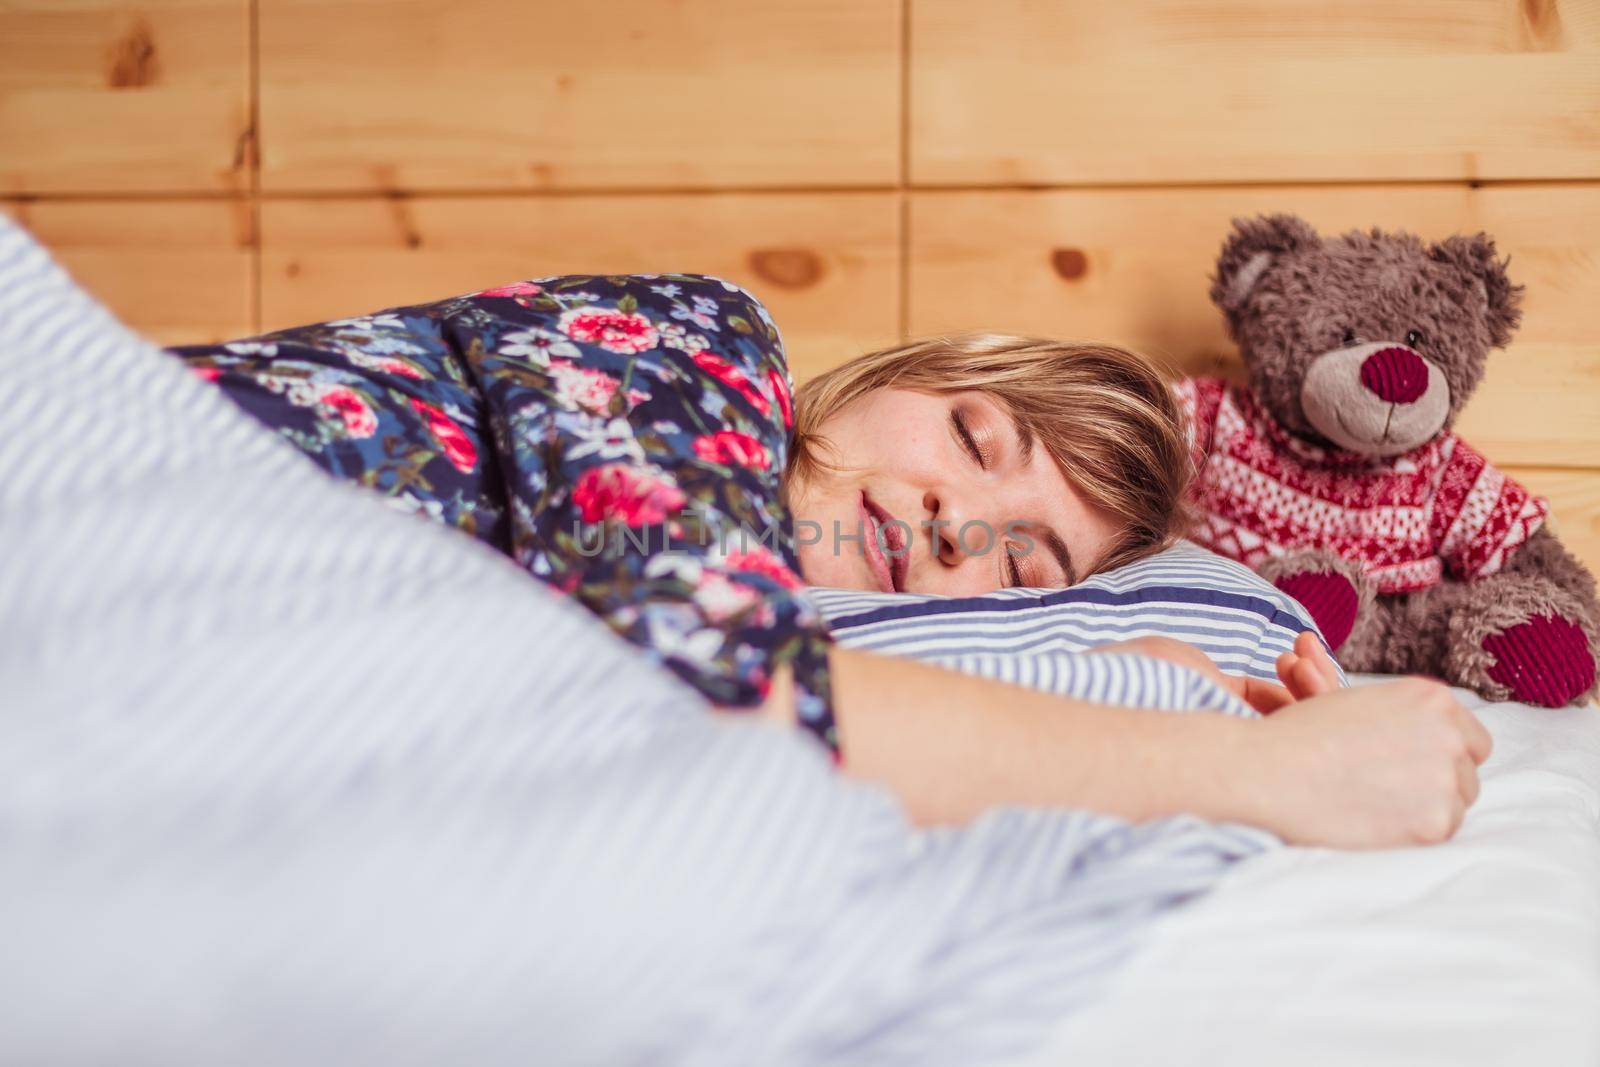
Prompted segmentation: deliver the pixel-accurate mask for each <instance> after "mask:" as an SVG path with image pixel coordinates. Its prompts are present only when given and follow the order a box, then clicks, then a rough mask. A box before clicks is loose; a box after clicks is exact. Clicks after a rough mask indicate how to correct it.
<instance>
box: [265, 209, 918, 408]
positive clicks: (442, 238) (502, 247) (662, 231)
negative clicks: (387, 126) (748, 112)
mask: <svg viewBox="0 0 1600 1067" xmlns="http://www.w3.org/2000/svg"><path fill="white" fill-rule="evenodd" d="M262 230H263V242H264V243H263V263H262V269H263V289H262V300H263V316H264V320H265V323H266V325H267V326H268V328H279V327H284V326H289V325H293V324H296V323H302V322H310V321H317V320H321V319H326V318H330V317H336V316H341V315H350V314H357V313H362V312H366V311H371V310H374V309H376V308H382V307H389V306H393V305H397V304H403V303H407V302H420V301H425V300H432V299H438V298H442V297H446V296H450V295H453V294H455V293H460V292H469V291H472V290H475V289H482V288H488V287H489V286H493V285H498V284H501V283H504V282H508V281H512V280H515V279H519V278H529V277H535V276H541V275H551V274H584V273H631V272H646V271H684V272H692V273H705V274H714V275H717V276H719V277H723V278H728V279H730V280H732V281H736V282H738V283H740V284H742V285H744V286H746V287H747V288H749V289H750V290H751V291H752V292H754V293H755V294H756V295H757V296H759V297H760V298H761V299H762V300H763V301H764V302H765V303H766V304H767V305H768V306H769V308H770V309H771V311H772V314H773V316H774V318H775V319H776V320H777V322H778V324H779V327H780V328H781V329H782V331H783V335H784V338H785V341H786V343H787V345H788V348H789V354H790V361H791V364H792V366H793V367H794V369H795V372H796V373H797V374H799V375H802V376H803V375H805V374H806V373H808V372H810V371H813V370H816V369H819V368H821V367H826V366H831V365H832V364H834V363H837V362H840V361H842V360H844V359H846V358H848V357H849V356H851V355H854V354H856V353H858V352H861V351H863V350H865V349H866V348H868V347H872V346H878V345H883V344H889V343H892V342H893V341H894V340H895V338H896V334H895V330H896V308H897V305H898V299H899V281H898V274H897V270H896V267H897V260H898V243H899V216H898V212H897V207H896V198H895V196H894V194H892V193H841V194H810V195H791V194H713V195H690V194H680V195H673V196H560V197H437V198H435V197H427V198H416V199H396V198H371V199H351V200H323V201H302V200H287V201H269V202H267V203H265V204H263V205H262Z"/></svg>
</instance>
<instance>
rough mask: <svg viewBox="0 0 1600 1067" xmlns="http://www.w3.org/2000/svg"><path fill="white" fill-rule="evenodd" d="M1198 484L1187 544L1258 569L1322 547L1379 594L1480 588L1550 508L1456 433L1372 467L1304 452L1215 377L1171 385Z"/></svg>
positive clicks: (1355, 458)
mask: <svg viewBox="0 0 1600 1067" xmlns="http://www.w3.org/2000/svg"><path fill="white" fill-rule="evenodd" d="M1177 392H1178V395H1179V398H1180V399H1181V400H1182V402H1183V404H1184V407H1185V409H1186V410H1187V413H1188V416H1189V440H1190V445H1191V447H1193V449H1194V453H1195V464H1196V469H1197V470H1198V472H1199V473H1198V475H1197V477H1196V479H1195V482H1194V485H1193V487H1192V489H1191V497H1192V499H1193V501H1194V503H1195V505H1196V512H1197V514H1198V521H1197V523H1196V526H1195V529H1194V531H1193V532H1192V533H1191V535H1190V536H1191V537H1192V538H1193V539H1194V540H1196V541H1198V542H1200V543H1201V544H1203V545H1205V546H1206V547H1207V548H1210V549H1211V550H1212V551H1214V552H1217V553H1219V554H1221V555H1224V556H1228V557H1230V558H1232V559H1236V560H1239V561H1240V562H1242V563H1244V564H1246V565H1248V566H1255V565H1256V564H1258V563H1259V562H1260V561H1261V560H1262V559H1264V558H1266V557H1267V556H1270V555H1280V554H1282V553H1284V552H1287V551H1290V550H1293V549H1299V548H1321V549H1325V550H1327V551H1330V552H1333V553H1335V554H1336V555H1339V556H1341V557H1343V558H1344V559H1347V560H1352V561H1359V562H1360V563H1361V564H1362V565H1363V566H1364V567H1365V568H1366V571H1367V573H1368V574H1369V575H1371V576H1372V577H1373V579H1374V580H1375V581H1376V583H1377V586H1378V589H1379V591H1380V592H1384V593H1407V592H1412V591H1414V590H1418V589H1426V588H1428V587H1429V586H1432V585H1437V584H1438V582H1439V581H1440V579H1441V577H1443V575H1444V573H1445V572H1446V571H1448V572H1449V574H1450V575H1451V577H1453V578H1481V577H1485V576H1487V575H1490V574H1494V573H1495V572H1496V571H1498V570H1499V569H1500V568H1501V567H1503V566H1504V565H1505V562H1506V559H1507V558H1508V556H1509V555H1510V553H1511V552H1512V550H1513V549H1515V548H1516V547H1517V546H1518V545H1520V544H1522V543H1523V542H1524V541H1526V540H1527V539H1528V537H1529V536H1530V535H1531V534H1532V533H1533V532H1534V531H1535V530H1537V529H1538V528H1539V527H1540V525H1541V524H1543V522H1544V521H1545V518H1546V517H1547V516H1548V515H1549V510H1550V508H1549V504H1548V503H1547V502H1546V501H1544V500H1542V499H1540V498H1537V497H1535V496H1533V495H1532V494H1531V493H1529V492H1528V491H1527V490H1526V489H1524V488H1523V487H1522V486H1520V485H1518V484H1517V483H1516V482H1514V481H1512V480H1511V479H1509V478H1507V477H1506V476H1505V475H1504V474H1502V473H1501V472H1499V471H1498V470H1496V469H1495V468H1494V467H1492V466H1490V465H1489V463H1488V461H1487V460H1485V459H1484V458H1483V456H1482V455H1481V454H1480V453H1478V452H1476V451H1474V450H1473V449H1472V448H1471V447H1469V446H1468V445H1467V444H1466V443H1464V442H1463V441H1462V440H1461V439H1460V438H1459V437H1457V436H1456V435H1455V434H1453V433H1445V434H1441V435H1439V436H1438V437H1435V438H1434V439H1433V440H1431V441H1429V442H1428V443H1427V444H1424V445H1422V446H1420V447H1418V448H1416V449H1415V450H1413V451H1411V452H1407V453H1405V454H1404V455H1400V456H1390V457H1387V458H1382V459H1378V458H1373V457H1370V456H1361V455H1357V454H1355V453H1353V452H1345V451H1342V450H1338V449H1333V448H1318V447H1316V446H1314V445H1311V444H1308V443H1307V442H1304V441H1301V440H1299V439H1297V438H1295V437H1293V436H1292V435H1290V434H1289V433H1288V432H1287V431H1285V430H1284V429H1283V428H1282V427H1280V426H1279V425H1278V424H1277V423H1276V422H1275V421H1273V419H1272V418H1271V416H1269V415H1268V414H1267V413H1266V412H1265V411H1263V410H1262V409H1261V407H1260V406H1259V405H1258V404H1257V403H1256V402H1255V400H1254V398H1253V397H1251V396H1250V394H1249V393H1248V392H1246V391H1244V390H1242V389H1239V388H1237V387H1233V386H1229V385H1228V384H1227V383H1225V382H1222V381H1218V380H1216V379H1212V378H1194V379H1189V380H1187V381H1184V382H1182V383H1180V384H1179V385H1178V386H1177Z"/></svg>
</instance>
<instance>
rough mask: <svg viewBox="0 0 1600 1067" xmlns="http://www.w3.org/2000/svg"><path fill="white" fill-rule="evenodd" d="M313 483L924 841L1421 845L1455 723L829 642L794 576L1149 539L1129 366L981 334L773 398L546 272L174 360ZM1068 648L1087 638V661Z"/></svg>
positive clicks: (697, 328) (1161, 435) (1152, 404)
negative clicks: (628, 660) (1103, 683)
mask: <svg viewBox="0 0 1600 1067" xmlns="http://www.w3.org/2000/svg"><path fill="white" fill-rule="evenodd" d="M176 351H177V353H178V355H180V356H181V357H182V358H184V359H185V360H187V361H188V362H189V363H190V365H191V366H192V367H193V368H194V370H195V371H196V372H197V373H199V374H201V375H202V376H204V377H206V378H208V379H210V380H212V381H214V382H216V383H217V385H218V386H219V387H221V388H222V389H224V390H225V391H226V392H227V393H228V395H229V396H230V397H231V398H232V399H233V400H234V401H236V402H237V403H238V404H239V405H240V406H241V407H243V408H244V409H245V410H246V411H248V412H250V413H251V414H252V415H254V416H256V417H257V418H259V419H261V420H262V421H264V422H266V423H267V424H268V425H270V426H272V427H274V428H275V429H277V431H278V432H279V433H280V434H281V435H282V436H283V437H285V438H286V439H288V440H289V441H291V442H293V443H294V444H295V445H297V446H298V447H299V448H301V449H302V450H303V451H305V453H306V454H307V455H308V456H309V457H310V458H312V459H313V460H314V461H316V462H317V463H318V464H320V465H321V466H322V467H323V468H324V469H326V470H327V471H328V472H329V473H330V474H332V475H334V476H335V477H339V478H344V479H349V480H352V481H356V482H359V483H361V484H364V485H366V486H369V487H370V488H372V489H373V490H375V491H377V492H379V493H382V494H384V495H385V496H386V497H388V498H389V499H390V500H391V501H392V502H393V503H395V504H396V505H397V506H400V507H404V508H406V509H408V510H412V511H415V512H417V513H419V514H422V515H426V516H428V517H429V518H431V519H433V520H436V521H439V522H443V523H446V524H449V525H451V526H454V527H457V528H459V529H461V530H462V531H464V532H466V533H468V534H471V535H473V536H475V537H477V538H479V539H481V540H483V541H484V542H486V543H487V544H489V545H490V546H492V547H493V548H495V549H497V550H499V551H502V552H505V553H507V554H508V555H510V556H511V557H512V558H514V559H515V560H516V561H517V563H518V564H520V565H521V566H522V567H523V568H524V569H526V570H527V571H528V572H529V573H531V574H532V575H534V576H535V577H536V578H538V579H540V580H541V581H543V582H545V583H547V584H548V585H550V586H552V587H554V588H556V589H558V590H560V591H561V592H562V593H564V594H566V595H568V596H571V597H572V598H574V599H576V600H577V601H578V602H579V603H581V604H583V605H584V606H585V607H587V608H588V609H590V610H591V611H593V612H594V613H595V614H597V615H598V616H599V617H600V618H601V619H603V620H604V621H605V622H606V623H607V624H609V625H610V627H611V628H612V629H613V630H614V631H615V632H616V633H618V634H619V635H620V636H622V637H623V638H625V639H627V640H629V641H631V642H633V643H634V644H636V645H638V646H639V647H640V648H642V649H643V650H644V651H645V652H646V653H647V654H648V655H650V656H652V657H653V658H655V659H656V660H657V661H658V662H660V663H661V664H663V665H664V666H666V667H667V668H669V669H671V670H672V671H673V672H674V673H676V674H677V675H678V676H679V677H681V678H682V679H683V680H684V681H686V682H688V683H689V684H690V685H692V686H694V687H696V688H697V689H699V690H700V691H701V692H702V693H703V694H704V695H705V697H706V699H707V700H708V702H709V703H710V704H712V705H713V706H714V707H717V708H720V709H723V710H726V711H730V712H733V711H740V712H745V713H753V714H755V715H759V716H761V717H764V718H766V719H770V720H774V721H778V722H784V723H789V724H793V725H794V726H796V727H798V728H799V729H801V730H804V731H806V732H807V733H808V734H810V735H811V736H814V737H815V738H816V739H817V741H818V742H819V743H820V744H822V745H825V746H826V747H827V748H828V749H829V750H830V751H831V752H832V753H833V755H834V757H835V759H836V760H837V761H838V762H839V765H840V766H841V768H842V770H843V771H844V772H846V773H848V774H852V775H855V776H858V777H861V778H865V779H871V780H875V781H878V782H881V783H884V784H886V785H887V786H888V787H889V788H891V789H892V790H893V791H894V792H895V793H896V794H897V795H898V796H899V797H900V798H901V800H902V802H903V803H904V805H905V806H906V808H907V810H908V811H909V812H910V814H911V815H912V816H913V817H914V818H916V819H918V820H920V821H922V822H924V823H948V822H961V821H965V820H968V819H971V818H973V817H974V816H976V815H978V814H980V813H982V812H984V811H985V810H988V809H990V808H993V807H997V806H1016V805H1024V806H1070V807H1080V808H1088V809H1093V810H1097V811H1103V812H1108V813H1111V814H1116V815H1121V816H1123V817H1126V818H1130V819H1148V818H1154V817H1158V816H1162V815H1168V814H1174V813H1178V812H1191V813H1195V814H1198V815H1201V816H1205V817H1207V818H1211V819H1217V820H1229V821H1237V822H1245V823H1251V824H1254V825H1257V826H1261V827H1265V828H1267V829H1269V830H1272V831H1275V832H1276V833H1278V834H1279V835H1280V836H1282V837H1284V838H1285V839H1287V840H1290V841H1293V842H1298V843H1305V844H1323V845H1334V846H1345V847H1378V846H1385V845H1397V844H1406V843H1417V842H1436V841H1442V840H1445V839H1446V838H1448V837H1449V836H1451V834H1453V833H1454V832H1455V829H1456V827H1457V826H1459V825H1460V822H1461V819H1462V817H1463V815H1464V813H1465V811H1466V809H1467V807H1469V806H1470V805H1471V804H1472V802H1473V801H1474V800H1475V799H1476V796H1477V791H1478V778H1477V766H1478V764H1480V763H1482V761H1483V760H1484V759H1485V758H1486V757H1487V755H1488V752H1489V744H1490V742H1489V737H1488V734H1487V733H1486V731H1484V729H1483V727H1482V726H1481V725H1480V724H1479V723H1478V722H1477V720H1476V719H1474V718H1473V717H1472V715H1471V714H1470V713H1468V712H1467V711H1466V709H1465V708H1463V707H1462V706H1460V705H1459V704H1458V703H1457V702H1456V701H1455V700H1454V699H1453V698H1452V696H1451V695H1450V693H1449V691H1448V690H1447V689H1446V688H1444V687H1443V686H1442V685H1439V684H1437V683H1433V682H1429V681H1424V680H1421V679H1402V680H1397V681H1392V682H1388V683H1385V684H1382V685H1375V686H1367V687H1362V688H1360V689H1342V688H1339V687H1338V686H1337V685H1336V683H1335V680H1334V677H1335V676H1334V672H1333V667H1332V664H1331V662H1330V661H1329V660H1328V658H1327V656H1326V653H1325V652H1323V651H1322V647H1321V645H1320V643H1319V642H1318V641H1317V640H1316V639H1315V637H1314V636H1313V635H1311V634H1302V635H1301V637H1300V640H1299V641H1298V642H1297V643H1296V646H1295V651H1294V652H1292V653H1286V654H1285V655H1284V656H1283V657H1282V658H1281V659H1280V661H1279V664H1278V673H1279V677H1280V681H1281V682H1282V685H1281V686H1275V685H1268V684H1264V683H1260V682H1252V681H1247V680H1244V679H1238V678H1231V677H1227V676H1224V675H1223V674H1221V672H1219V671H1218V670H1217V668H1216V667H1215V665H1214V664H1212V663H1211V661H1210V660H1209V659H1208V658H1207V657H1205V656H1204V655H1203V654H1202V653H1200V652H1199V651H1198V650H1196V649H1194V648H1192V647H1191V646H1187V645H1184V644H1182V643H1180V642H1177V641H1171V640H1158V639H1145V640H1140V641H1136V642H1128V643H1125V644H1121V645H1116V646H1107V648H1108V649H1111V650H1115V651H1122V652H1136V653H1142V654H1145V655H1152V656H1156V657H1160V658H1164V659H1169V660H1173V661H1175V662H1178V663H1180V664H1182V665H1184V666H1187V667H1190V668H1192V669H1194V670H1197V671H1199V672H1201V673H1203V674H1205V675H1207V676H1209V677H1210V678H1212V680H1214V681H1216V682H1218V683H1219V684H1222V685H1225V686H1227V687H1228V688H1230V689H1231V690H1233V691H1234V692H1235V693H1237V694H1238V695H1240V696H1241V697H1242V698H1244V699H1245V700H1246V701H1247V702H1249V703H1251V704H1252V705H1254V706H1255V707H1257V708H1258V709H1259V710H1263V711H1272V712H1273V714H1272V715H1271V716H1270V717H1268V718H1264V719H1250V720H1246V719H1239V718H1234V717H1231V716H1223V715H1174V714H1170V713H1166V712H1160V711H1154V710H1138V709H1123V710H1119V711H1118V712H1116V713H1109V712H1108V711H1107V710H1106V709H1105V708H1102V707H1099V706H1096V705H1093V704H1090V703H1087V702H1084V701H1078V700H1072V699H1067V698H1063V697H1059V696H1054V695H1049V694H1045V693H1040V692H1035V691H1032V690H1026V689H1021V688H1017V687H1013V686H1009V685H1005V684H1003V683H999V682H993V681H989V680H985V679H981V678H975V677H970V676H965V675H959V674H955V673H952V672H949V671H946V670H944V669H941V668H938V667H934V666H930V665H926V664H920V663H917V662H915V661H912V660H907V659H902V658H895V657H887V656H880V655H874V654H871V653H868V652H863V651H858V650H851V649H845V648H842V647H839V646H836V645H834V644H832V643H831V642H830V641H829V638H828V634H827V630H826V627H825V625H824V624H823V622H822V620H821V618H820V617H819V616H818V614H817V612H816V611H815V609H814V608H813V607H812V605H811V604H810V603H809V601H808V600H807V598H806V595H805V590H804V586H805V585H806V584H812V585H829V586H837V587H845V588H857V589H866V590H882V591H885V592H892V591H901V592H919V593H939V594H946V595H967V594H974V593H982V592H986V591H989V590H994V589H997V588H1001V587H1005V586H1012V585H1020V586H1037V587H1056V588H1060V587H1064V586H1069V585H1072V584H1074V583H1075V582H1078V581H1081V580H1083V579H1084V578H1086V577H1088V576H1090V575H1092V574H1095V573H1097V572H1099V571H1104V570H1107V569H1109V568H1112V567H1116V566H1119V565H1121V564H1123V563H1127V562H1131V561H1133V560H1136V559H1139V558H1141V557H1143V556H1145V555H1148V554H1150V553H1152V552H1154V551H1156V550H1158V549H1160V548H1162V547H1165V546H1166V545H1167V544H1169V543H1171V541H1172V540H1173V539H1174V538H1175V537H1177V536H1178V535H1179V533H1180V532H1181V515H1182V511H1183V509H1182V497H1183V493H1184V490H1185V485H1186V481H1187V477H1188V470H1189V452H1188V446H1187V444H1186V441H1185V437H1184V430H1183V426H1182V421H1181V416H1180V414H1179V412H1178V409H1177V407H1176V404H1175V401H1174V399H1173V397H1172V396H1171V394H1170V392H1169V390H1168V389H1167V387H1166V385H1165V384H1164V382H1163V380H1162V379H1161V377H1160V375H1159V374H1158V373H1157V372H1156V371H1155V370H1154V368H1153V367H1152V366H1151V365H1150V364H1149V363H1148V362H1147V361H1146V360H1144V359H1142V358H1141V357H1139V356H1137V355H1135V354H1133V353H1130V352H1126V351H1123V350H1121V349H1117V348H1113V347H1108V346H1100V345H1069V344H1061V343H1056V342H1048V341H1039V340H1031V339H1025V338H1015V337H1006V336H964V337H957V338H941V339H933V340H927V341H921V342H916V343H912V344H908V345H903V346H900V347H897V348H892V349H888V350H885V351H881V352H875V353H871V354H868V355H865V356H861V357H860V358H858V359H856V360H853V361H851V362H849V363H847V364H845V365H843V366H841V367H839V368H837V369H835V370H832V371H830V372H828V373H826V374H824V375H821V376H820V377H817V378H815V379H813V380H812V381H810V382H809V383H807V384H806V386H805V387H804V388H803V389H801V390H800V391H799V393H798V395H795V396H793V398H792V400H791V391H790V379H789V372H788V368H787V367H786V365H785V363H784V357H783V348H782V343H781V341H780V340H779V337H778V333H777V330H776V327H775V326H774V325H773V323H772V321H771V319H770V318H769V317H768V315H767V312H766V310H765V308H764V307H762V305H761V304H760V303H759V302H758V301H757V300H755V299H754V298H753V297H752V296H750V295H749V294H748V293H746V292H745V291H744V290H742V289H740V288H738V287H737V286H734V285H732V284H729V283H726V282H721V281H719V280H717V279H714V278H706V277H702V276H694V275H654V276H628V277H615V276H595V277H589V276H574V277H563V278H549V279H541V280H538V281H533V282H521V283H516V284H513V285H508V286H504V287H501V288H498V289H491V290H488V291H485V292H482V293H477V294H473V295H470V296H464V297H458V298H455V299H451V300H445V301H441V302H439V303H435V304H428V305H421V306H416V307H406V308H398V309H395V310H391V311H386V312H382V313H379V314H375V315H370V316H365V317H362V318H357V319H344V320H339V321H335V322H330V323H323V324H319V325H315V326H307V327H300V328H296V329H292V330H285V331H280V332H278V333H273V334H268V335H265V336H263V337H259V338H254V339H251V340H248V341H239V342H233V343H229V344H222V345H212V346H202V347H190V348H184V349H178V350H176ZM1096 651H1102V650H1099V649H1097V650H1096Z"/></svg>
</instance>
